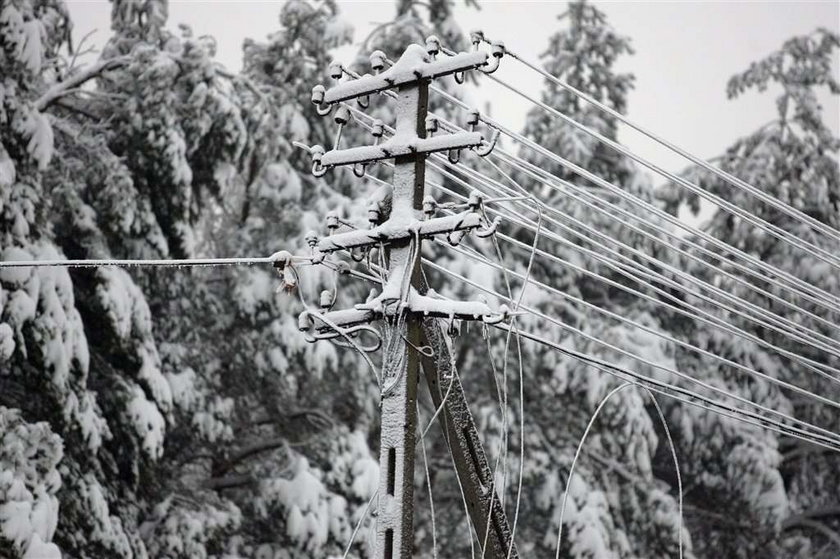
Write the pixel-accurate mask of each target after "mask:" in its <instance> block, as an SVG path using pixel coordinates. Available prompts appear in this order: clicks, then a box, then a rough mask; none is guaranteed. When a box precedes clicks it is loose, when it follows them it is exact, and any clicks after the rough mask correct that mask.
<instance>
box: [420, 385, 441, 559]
mask: <svg viewBox="0 0 840 559" xmlns="http://www.w3.org/2000/svg"><path fill="white" fill-rule="evenodd" d="M416 405H417V415H418V416H419V415H420V402H419V401H418V402H416ZM429 425H431V422H429ZM420 448H421V449H422V450H423V469H425V470H426V486H427V487H428V488H429V509H430V517H431V519H432V559H437V524H436V523H435V497H434V494H433V493H432V474H431V472H430V471H429V458H428V457H427V456H426V440H425V439H424V438H423V437H420Z"/></svg>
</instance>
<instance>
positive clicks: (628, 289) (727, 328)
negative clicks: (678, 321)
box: [433, 183, 836, 405]
mask: <svg viewBox="0 0 840 559" xmlns="http://www.w3.org/2000/svg"><path fill="white" fill-rule="evenodd" d="M433 186H435V187H437V188H440V189H442V190H443V191H445V192H447V193H448V194H450V195H453V196H456V197H460V195H457V194H456V193H454V192H452V191H450V190H448V189H446V188H445V187H443V186H442V185H437V184H434V183H433ZM497 236H498V238H500V239H502V240H504V241H506V242H508V243H510V244H513V245H515V246H517V247H519V248H521V249H522V250H530V247H529V245H527V244H526V243H523V242H522V241H519V240H518V239H514V238H513V237H510V236H507V235H505V234H503V233H497ZM547 236H549V237H551V238H554V237H553V236H551V235H547ZM557 240H560V241H565V242H568V241H567V240H565V239H562V238H558V239H557ZM573 247H576V248H581V247H577V245H573ZM452 250H457V251H459V252H460V251H461V250H462V249H456V248H452ZM537 252H538V254H539V255H540V256H541V257H544V258H547V259H549V260H552V261H556V262H558V263H560V264H562V265H564V266H567V267H570V268H572V269H574V270H576V271H578V272H581V273H583V274H586V275H589V276H591V277H593V278H595V279H598V280H600V281H603V282H604V283H606V284H609V285H611V286H614V287H616V288H618V289H621V290H623V291H626V292H627V293H632V294H635V295H637V296H639V297H641V298H643V299H646V300H649V301H651V302H654V303H656V304H658V305H661V306H665V307H667V308H669V309H671V310H673V311H674V312H677V313H679V314H682V315H684V316H687V317H688V318H692V319H695V320H699V321H701V322H703V323H705V324H708V325H710V326H712V327H716V328H718V329H721V330H723V331H726V332H728V333H730V334H734V335H736V336H738V337H741V338H744V339H747V340H750V341H753V342H755V343H757V344H759V345H761V346H763V347H765V348H768V349H771V350H775V351H776V352H778V353H780V354H782V355H785V356H786V357H788V358H790V359H792V360H795V361H797V362H799V363H800V364H801V365H803V366H805V367H806V368H808V369H809V370H811V371H812V372H815V373H817V374H820V375H822V376H826V375H827V373H825V372H823V371H821V370H819V369H816V368H815V367H814V366H813V365H819V366H822V367H825V368H826V369H828V370H833V368H831V367H828V366H825V365H823V364H821V363H818V362H816V361H813V360H810V359H807V358H805V357H803V356H800V355H798V354H795V353H792V352H789V351H787V350H783V349H782V348H778V347H777V346H775V345H773V344H770V343H769V342H766V341H764V340H762V339H760V338H758V337H756V336H754V335H752V334H749V333H747V332H744V331H743V330H741V329H740V328H737V327H734V326H731V325H729V324H727V323H725V322H723V321H721V320H719V319H716V318H715V317H714V316H713V315H709V314H708V313H706V312H705V311H702V310H701V309H699V308H697V307H695V306H693V305H691V304H687V303H684V302H681V304H682V305H684V306H687V307H688V308H690V309H692V310H693V311H695V312H696V313H698V314H693V313H691V312H689V311H687V310H685V309H683V308H681V307H680V306H678V305H679V303H680V302H678V304H677V305H675V304H671V303H667V302H665V301H660V300H658V299H656V298H654V297H651V296H650V295H647V294H645V293H643V292H641V291H638V290H636V289H633V288H632V287H629V286H626V285H624V284H621V283H619V282H615V281H614V280H611V279H609V278H606V277H604V276H601V275H600V274H597V273H595V272H591V271H589V270H587V269H586V268H582V267H580V266H578V265H576V264H574V263H572V262H570V261H568V260H565V259H563V258H560V257H558V256H556V255H554V254H552V253H548V252H545V251H541V250H538V251H537ZM589 253H590V252H587V254H589ZM593 254H595V253H593ZM595 256H597V254H595ZM481 258H483V257H481ZM606 262H607V264H608V265H610V264H609V261H606ZM484 263H485V264H489V265H491V266H492V265H493V264H492V263H490V262H489V261H486V259H485V262H484ZM619 271H620V272H621V271H622V269H619ZM511 273H512V272H511ZM623 275H626V276H627V277H628V278H630V279H631V280H636V281H638V278H636V277H634V276H633V275H627V274H626V273H625V274H623ZM533 283H534V284H535V285H539V286H540V287H542V288H544V289H547V290H549V291H550V292H552V293H554V294H557V295H560V296H562V297H564V298H567V299H569V300H575V301H579V299H577V298H573V297H572V296H571V295H568V294H566V293H564V292H562V291H560V290H557V289H555V288H552V287H550V286H547V285H545V284H542V283H539V282H536V281H534V282H533ZM651 287H652V288H653V289H654V290H655V291H657V292H659V293H660V294H662V295H663V296H666V297H669V298H673V295H671V294H669V293H667V291H664V290H661V289H659V288H656V287H655V286H651ZM584 304H585V305H586V306H587V307H589V308H595V309H598V312H602V313H605V314H606V313H609V311H606V310H605V309H601V308H600V307H595V306H593V305H591V304H588V303H584ZM609 315H610V316H614V317H616V316H617V315H615V314H614V313H609ZM704 315H705V316H708V317H710V318H711V319H713V320H710V318H706V317H705V316H704ZM619 320H622V321H623V322H627V321H628V319H625V318H623V317H621V318H619ZM716 320H717V321H716ZM631 322H632V321H631ZM631 322H627V323H631ZM632 323H633V324H634V325H637V326H638V327H640V328H642V329H644V330H646V331H649V332H650V333H653V334H654V335H657V336H658V337H661V338H663V339H666V340H668V341H673V342H674V343H676V344H678V345H680V346H682V347H685V348H687V349H691V350H693V351H699V352H700V353H702V354H704V355H707V356H710V357H713V358H715V359H717V360H719V361H721V362H724V363H726V364H729V365H732V366H733V367H735V368H737V369H739V370H741V371H743V372H746V373H748V374H752V375H754V376H757V377H759V378H763V379H766V380H769V381H770V382H773V383H776V384H780V382H781V383H784V381H779V380H778V379H775V378H773V377H769V376H768V375H766V374H764V373H761V372H758V371H755V370H754V369H751V368H749V367H745V366H743V365H740V364H737V363H735V362H732V361H729V360H726V359H725V358H723V357H720V356H716V355H715V354H713V353H711V352H708V351H705V350H700V348H697V347H696V346H693V345H691V344H689V343H687V342H683V341H681V340H677V339H676V338H673V337H672V336H669V335H667V334H665V333H663V332H659V331H657V330H652V329H649V328H647V327H644V326H642V325H640V324H636V323H635V322H632ZM828 378H830V379H834V380H835V381H836V379H835V378H834V377H832V376H830V375H828ZM784 385H785V387H790V386H793V385H790V384H789V383H784ZM793 390H796V391H802V390H804V389H800V388H793ZM806 392H807V391H806ZM807 394H812V393H811V392H807ZM829 401H830V400H829ZM832 405H836V404H832Z"/></svg>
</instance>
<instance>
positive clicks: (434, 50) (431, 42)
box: [426, 35, 440, 56]
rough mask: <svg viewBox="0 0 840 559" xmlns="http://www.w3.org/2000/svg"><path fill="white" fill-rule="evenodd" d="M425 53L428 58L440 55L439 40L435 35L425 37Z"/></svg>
mask: <svg viewBox="0 0 840 559" xmlns="http://www.w3.org/2000/svg"><path fill="white" fill-rule="evenodd" d="M426 52H428V53H429V56H437V55H438V53H440V39H438V38H437V35H429V36H428V37H426Z"/></svg>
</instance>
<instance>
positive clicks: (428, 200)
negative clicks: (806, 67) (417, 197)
mask: <svg viewBox="0 0 840 559" xmlns="http://www.w3.org/2000/svg"><path fill="white" fill-rule="evenodd" d="M437 208H438V204H437V202H436V201H435V199H434V198H432V197H431V196H426V197H425V198H423V213H424V214H425V215H426V218H427V219H431V218H432V217H434V215H435V214H436V213H437Z"/></svg>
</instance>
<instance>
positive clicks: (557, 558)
mask: <svg viewBox="0 0 840 559" xmlns="http://www.w3.org/2000/svg"><path fill="white" fill-rule="evenodd" d="M630 386H638V387H640V388H643V389H644V390H645V391H646V392H647V394H648V396H650V399H651V401H652V402H653V405H654V406H655V407H656V411H657V413H658V414H659V420H660V421H661V422H662V427H663V429H664V430H665V435H666V436H667V438H668V445H669V446H670V449H671V455H672V456H673V458H674V468H675V470H676V474H677V491H678V492H679V497H678V499H679V500H678V507H679V525H678V531H677V539H678V546H679V557H680V559H682V557H683V529H682V527H683V491H682V476H681V475H680V465H679V461H678V460H677V450H676V447H675V446H674V441H673V439H672V438H671V431H670V430H669V429H668V422H667V421H665V415H664V414H663V413H662V408H661V407H660V406H659V402H657V401H656V397H655V396H654V395H653V392H651V390H650V389H649V388H647V387H646V386H644V385H641V384H639V383H636V382H625V383H623V384H621V385H620V386H617V387H616V388H614V389H612V390H611V391H610V392H609V393H608V394H607V395H606V396H605V397H604V398H603V399H602V400H601V402H600V403H599V404H598V407H596V408H595V411H594V412H593V413H592V417H590V418H589V423H588V424H587V425H586V429H584V431H583V435H581V437H580V442H578V446H577V450H576V451H575V455H574V458H573V459H572V464H571V466H570V467H569V475H568V476H567V478H566V489H565V490H564V491H563V504H562V506H561V507H560V521H559V526H558V527H557V551H556V554H555V559H560V546H561V543H562V540H563V518H564V516H565V514H566V502H567V500H568V498H569V489H570V488H571V486H572V476H574V473H575V466H577V461H578V458H580V452H581V450H582V449H583V445H584V443H585V442H586V437H587V436H588V435H589V431H590V430H591V429H592V426H593V425H594V424H595V419H597V417H598V414H599V413H600V412H601V410H602V409H603V407H604V406H605V405H606V403H607V402H608V401H609V399H610V398H612V397H613V396H614V395H616V394H618V393H619V392H621V391H622V390H623V389H625V388H627V387H630Z"/></svg>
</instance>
